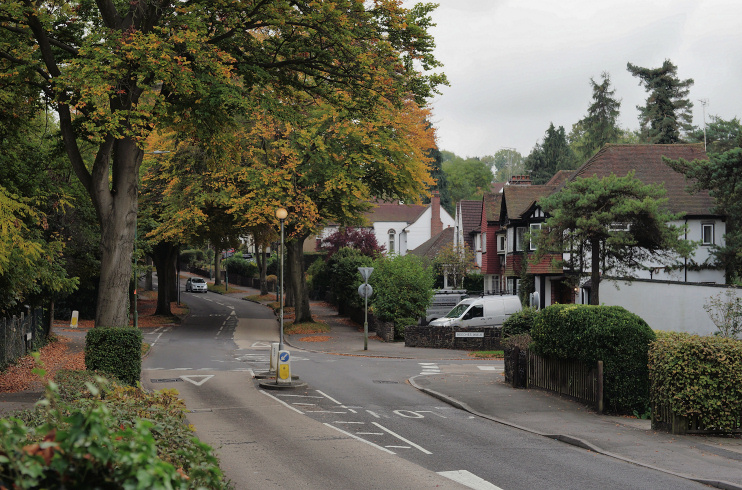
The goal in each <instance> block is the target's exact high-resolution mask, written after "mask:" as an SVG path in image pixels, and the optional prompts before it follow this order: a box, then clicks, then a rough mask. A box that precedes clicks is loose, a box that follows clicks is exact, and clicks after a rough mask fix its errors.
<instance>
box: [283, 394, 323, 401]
mask: <svg viewBox="0 0 742 490" xmlns="http://www.w3.org/2000/svg"><path fill="white" fill-rule="evenodd" d="M281 396H286V397H288V396H293V397H296V398H318V399H320V400H321V399H322V397H321V396H312V395H281Z"/></svg>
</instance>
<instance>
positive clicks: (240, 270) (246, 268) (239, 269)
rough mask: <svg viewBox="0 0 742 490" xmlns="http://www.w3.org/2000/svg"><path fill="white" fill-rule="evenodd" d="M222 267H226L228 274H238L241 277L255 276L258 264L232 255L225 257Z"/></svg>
mask: <svg viewBox="0 0 742 490" xmlns="http://www.w3.org/2000/svg"><path fill="white" fill-rule="evenodd" d="M223 267H226V268H227V273H228V274H239V275H241V276H243V277H255V276H257V275H258V264H256V263H255V262H251V261H249V260H245V259H243V258H242V257H238V256H237V255H233V256H231V257H230V258H228V259H226V260H225V261H224V263H223Z"/></svg>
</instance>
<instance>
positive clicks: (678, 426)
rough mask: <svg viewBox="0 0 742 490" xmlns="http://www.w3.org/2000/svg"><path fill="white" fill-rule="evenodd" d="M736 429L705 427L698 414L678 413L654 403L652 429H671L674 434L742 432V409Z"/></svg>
mask: <svg viewBox="0 0 742 490" xmlns="http://www.w3.org/2000/svg"><path fill="white" fill-rule="evenodd" d="M735 417H736V426H737V428H736V429H734V428H732V429H724V430H719V429H718V428H716V427H705V426H704V425H703V423H702V422H701V420H700V417H699V416H698V415H693V416H690V417H686V416H683V415H678V414H676V413H675V412H673V411H672V409H670V407H667V406H664V405H658V404H656V403H653V404H652V429H660V430H666V431H669V432H670V433H672V434H678V435H683V434H716V433H724V434H742V411H740V412H739V413H737V414H736V416H735Z"/></svg>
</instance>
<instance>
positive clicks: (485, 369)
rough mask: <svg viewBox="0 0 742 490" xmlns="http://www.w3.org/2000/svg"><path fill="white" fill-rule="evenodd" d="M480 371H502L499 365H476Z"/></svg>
mask: <svg viewBox="0 0 742 490" xmlns="http://www.w3.org/2000/svg"><path fill="white" fill-rule="evenodd" d="M477 367H478V368H479V369H480V370H481V371H503V370H504V369H503V368H502V367H500V366H477Z"/></svg>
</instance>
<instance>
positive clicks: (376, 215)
mask: <svg viewBox="0 0 742 490" xmlns="http://www.w3.org/2000/svg"><path fill="white" fill-rule="evenodd" d="M372 206H373V207H372V208H371V210H370V211H368V212H366V213H365V214H364V215H363V217H364V219H365V220H366V222H367V223H377V222H380V221H404V222H407V223H414V222H415V221H417V219H418V218H419V217H420V215H421V214H423V213H424V212H425V210H426V209H428V206H426V205H423V204H399V203H396V202H375V203H373V205H372Z"/></svg>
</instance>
